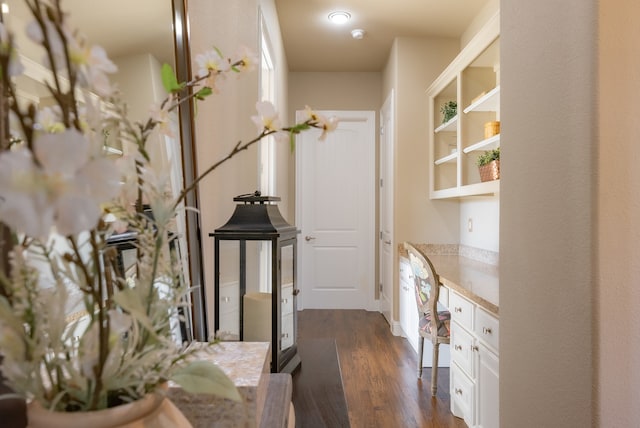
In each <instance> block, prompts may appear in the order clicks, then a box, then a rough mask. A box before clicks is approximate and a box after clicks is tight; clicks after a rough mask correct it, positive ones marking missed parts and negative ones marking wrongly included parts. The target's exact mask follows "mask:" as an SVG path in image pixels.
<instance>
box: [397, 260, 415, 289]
mask: <svg viewBox="0 0 640 428" xmlns="http://www.w3.org/2000/svg"><path fill="white" fill-rule="evenodd" d="M399 270H400V280H401V281H405V282H406V283H407V284H413V270H412V269H411V263H409V262H408V261H404V259H403V260H401V261H400V265H399Z"/></svg>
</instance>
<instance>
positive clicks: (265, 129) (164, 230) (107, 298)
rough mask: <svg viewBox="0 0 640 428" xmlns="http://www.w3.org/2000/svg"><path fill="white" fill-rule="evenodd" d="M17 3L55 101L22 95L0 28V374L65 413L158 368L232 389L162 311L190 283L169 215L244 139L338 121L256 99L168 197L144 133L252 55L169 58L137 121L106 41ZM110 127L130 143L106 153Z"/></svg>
mask: <svg viewBox="0 0 640 428" xmlns="http://www.w3.org/2000/svg"><path fill="white" fill-rule="evenodd" d="M25 3H26V5H27V6H28V8H29V10H30V11H31V14H32V18H33V20H32V22H31V23H30V24H29V25H28V27H27V30H26V31H27V35H28V36H29V38H30V39H31V40H33V41H34V42H36V43H38V44H39V45H40V46H42V48H43V53H44V62H45V64H46V65H47V66H48V67H49V68H50V69H51V70H52V76H53V79H52V81H49V82H47V86H48V88H49V92H50V93H51V96H52V98H53V99H54V100H55V105H54V106H51V107H48V108H46V109H39V108H38V106H37V105H33V104H27V105H26V106H25V105H23V104H24V103H19V102H18V93H17V89H16V87H15V85H14V80H13V78H12V77H13V76H16V75H18V74H20V73H21V72H22V69H23V68H22V66H21V63H20V60H19V59H20V57H19V55H18V50H17V47H16V46H15V44H14V38H13V36H12V33H11V32H10V31H8V29H6V28H4V27H0V73H1V74H2V76H1V78H2V84H3V86H4V90H5V93H6V97H5V100H4V101H5V102H6V106H7V107H8V109H9V115H10V121H9V122H10V123H12V124H15V126H13V127H12V128H14V129H12V131H13V132H15V134H12V136H9V134H8V133H7V132H5V134H6V135H3V136H2V140H1V143H2V144H1V146H0V222H1V223H3V224H4V226H3V227H5V228H8V230H10V233H11V237H12V243H11V245H12V250H11V252H10V254H9V257H10V269H9V272H0V353H1V354H2V356H3V361H2V367H1V368H2V374H3V375H4V376H5V377H6V379H7V383H8V384H9V385H10V386H11V387H12V388H13V389H14V390H15V391H16V392H17V393H19V394H21V395H22V396H24V397H25V399H27V400H31V401H36V402H39V403H40V404H41V405H42V406H43V407H45V408H47V409H51V410H56V411H64V412H75V411H88V410H97V409H105V408H110V407H115V406H117V405H120V404H122V403H127V402H131V401H135V400H137V399H139V398H141V397H143V396H144V395H145V394H147V393H149V392H154V391H156V390H157V389H158V388H159V386H160V385H162V384H164V383H166V381H167V380H172V381H175V382H176V383H178V384H179V385H181V386H182V387H183V389H185V390H186V391H189V392H196V393H213V394H218V395H221V396H223V397H227V398H231V399H236V400H237V399H239V394H238V392H237V391H236V389H235V387H234V385H233V383H232V382H231V381H230V380H229V379H228V378H227V377H226V376H225V375H224V373H223V372H222V371H221V369H219V368H218V367H216V366H215V365H214V364H212V363H209V362H205V361H198V360H194V359H193V358H190V356H192V355H193V354H194V353H195V352H196V351H197V350H200V349H201V347H196V346H194V344H193V343H179V342H178V341H176V340H174V338H173V337H172V334H171V325H170V320H171V319H172V318H175V317H180V309H181V308H183V307H184V306H185V305H186V303H185V302H186V299H185V296H186V295H187V294H188V293H189V292H190V289H189V287H188V286H187V285H186V284H184V283H183V281H181V268H180V265H179V263H178V262H176V261H175V257H172V255H171V254H167V251H166V250H165V249H166V247H167V242H168V240H169V239H170V235H171V233H173V231H172V230H171V224H172V222H173V221H174V219H175V217H176V215H177V213H178V211H179V210H181V209H184V198H185V196H186V195H187V194H188V193H189V192H191V191H193V190H194V189H195V188H196V186H197V184H198V183H199V182H200V180H201V179H202V178H203V177H205V176H207V175H208V174H210V173H211V172H212V171H213V170H215V169H216V168H217V167H218V166H219V165H221V164H222V163H224V162H226V161H228V160H229V159H231V158H232V157H233V156H235V155H236V154H238V153H240V152H241V151H243V150H244V149H246V148H247V147H249V146H251V145H252V144H254V143H256V142H258V141H260V140H261V139H263V138H265V137H266V136H269V135H272V134H274V135H275V136H276V137H277V139H287V140H289V141H291V142H293V139H294V136H295V135H296V134H298V133H300V132H302V131H305V130H307V129H310V128H319V129H322V130H323V134H322V135H323V136H324V135H325V133H326V132H328V131H331V130H333V129H335V127H336V126H337V121H336V120H335V119H334V118H325V117H323V116H322V115H319V114H317V113H315V112H314V111H313V110H311V109H309V108H308V109H307V117H306V120H304V121H302V122H300V123H297V124H295V125H294V126H291V127H281V126H280V125H279V123H278V119H277V112H276V110H275V108H274V107H273V105H271V104H270V103H266V102H259V103H258V104H257V110H258V114H257V115H256V116H253V117H252V119H253V121H254V122H255V123H256V124H257V126H258V129H259V130H258V133H257V136H256V137H255V138H254V139H252V140H251V141H247V142H240V143H238V144H237V145H236V146H235V147H234V148H233V150H232V151H231V152H230V153H229V154H228V155H227V156H226V157H224V158H223V159H221V160H220V161H219V162H217V163H216V164H214V165H212V166H211V167H209V168H208V169H207V170H206V171H205V172H204V173H203V174H202V175H201V176H199V177H198V178H197V179H196V180H194V182H193V183H192V184H191V185H189V186H188V187H186V188H184V189H182V191H181V192H180V194H179V196H178V197H176V198H172V197H167V195H166V192H165V189H166V182H167V179H168V177H167V174H166V172H164V171H161V170H159V169H158V168H157V167H156V166H155V165H154V164H153V162H152V161H151V158H150V156H149V146H148V145H149V144H150V143H149V142H150V139H149V137H150V135H151V134H152V133H154V132H170V130H169V129H168V123H169V115H170V113H171V112H172V111H173V110H175V109H176V108H178V107H179V106H180V105H181V104H183V103H185V102H192V101H193V100H203V99H205V98H206V97H208V96H209V95H211V94H213V93H214V92H215V90H216V83H217V82H219V81H220V80H221V78H223V77H224V76H226V75H229V74H232V73H245V72H248V71H250V70H251V69H252V68H253V66H254V64H255V62H256V59H255V58H254V56H253V55H251V54H250V53H248V52H246V51H245V52H243V53H242V54H241V55H239V56H238V57H235V58H228V57H225V56H223V55H222V53H221V52H220V51H219V50H217V49H212V50H211V51H209V52H205V53H203V54H200V55H198V56H197V57H196V62H197V63H198V65H199V66H200V71H199V72H198V75H197V76H196V77H195V78H193V79H192V80H190V81H188V82H178V81H177V79H176V77H175V75H174V73H173V70H172V69H171V67H170V66H168V65H165V66H164V67H163V68H162V80H163V83H164V86H165V89H166V90H167V92H168V94H169V95H168V96H167V98H166V99H165V100H164V101H163V102H162V103H160V104H159V105H157V106H155V107H153V108H152V113H151V114H150V117H149V119H148V120H147V121H146V122H144V123H132V121H131V120H129V119H128V118H127V114H126V106H125V105H124V103H123V102H121V100H120V97H119V95H118V92H117V90H116V89H115V88H114V86H113V85H112V84H111V83H110V81H109V77H108V74H109V73H113V72H115V71H117V70H116V66H115V65H114V64H113V63H112V62H111V61H110V60H109V58H108V57H107V55H106V53H105V51H104V50H103V49H102V48H101V47H100V46H90V45H89V44H88V43H87V41H86V40H85V39H83V38H82V36H80V35H79V33H78V32H77V31H72V30H71V27H70V26H69V20H68V15H67V14H65V13H64V12H63V11H62V10H61V6H60V2H59V1H58V0H25ZM94 94H97V95H98V97H97V98H96V97H95V95H94ZM79 101H82V102H79ZM0 129H1V128H0ZM114 135H115V137H114ZM107 138H119V139H120V140H121V141H124V142H126V143H127V144H130V145H133V147H135V150H134V151H133V152H134V154H133V155H131V156H125V157H123V158H120V159H117V160H116V159H114V158H113V157H112V156H109V155H108V153H107V151H106V150H105V139H107ZM143 202H144V204H148V206H150V208H151V210H152V213H153V216H152V217H150V216H148V215H145V214H144V213H143V209H142V208H143ZM107 217H109V218H111V221H106V218H107ZM114 219H115V221H113V220H114ZM125 228H126V229H127V230H129V231H132V232H134V233H135V235H136V236H137V240H136V248H137V259H136V269H137V273H136V275H135V277H133V278H128V279H127V278H125V276H124V273H123V272H121V271H120V270H121V269H120V268H119V266H118V264H117V263H116V257H117V254H116V251H115V248H113V247H110V246H108V245H107V240H108V238H109V237H110V236H111V235H112V234H114V233H116V232H119V231H122V230H123V229H125ZM74 292H77V293H79V295H80V296H81V300H82V305H83V307H84V309H85V310H86V314H87V315H86V317H87V318H88V322H86V320H85V325H83V326H80V325H79V324H76V321H73V320H72V321H69V320H68V319H67V317H66V314H65V311H64V310H63V309H62V308H65V307H66V306H67V305H68V303H69V299H70V296H72V295H75V294H74Z"/></svg>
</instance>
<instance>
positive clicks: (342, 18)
mask: <svg viewBox="0 0 640 428" xmlns="http://www.w3.org/2000/svg"><path fill="white" fill-rule="evenodd" d="M350 19H351V14H350V13H349V12H344V11H336V12H331V13H330V14H329V21H331V22H333V23H334V24H344V23H345V22H347V21H349V20H350Z"/></svg>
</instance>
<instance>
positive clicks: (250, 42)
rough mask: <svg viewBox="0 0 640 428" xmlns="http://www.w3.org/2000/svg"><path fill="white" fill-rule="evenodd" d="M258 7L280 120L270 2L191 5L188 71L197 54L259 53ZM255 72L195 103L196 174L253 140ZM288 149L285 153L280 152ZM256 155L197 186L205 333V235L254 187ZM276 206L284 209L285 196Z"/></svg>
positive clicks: (208, 255)
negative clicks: (265, 32) (271, 57)
mask: <svg viewBox="0 0 640 428" xmlns="http://www.w3.org/2000/svg"><path fill="white" fill-rule="evenodd" d="M259 6H260V7H262V10H263V13H264V16H265V19H266V22H267V28H268V29H269V32H270V38H271V42H272V44H273V48H274V53H275V55H276V58H275V61H274V62H275V64H276V65H275V66H276V74H277V81H278V82H279V84H280V85H281V88H280V89H279V93H278V94H277V100H278V101H277V103H278V107H279V108H280V111H282V112H283V113H282V114H283V115H284V111H286V102H287V96H286V87H285V86H284V84H283V82H286V67H285V64H286V58H285V57H284V50H283V48H282V43H281V38H280V35H279V27H278V23H277V22H276V15H275V6H274V3H273V0H234V1H228V2H211V1H209V0H190V1H189V4H188V13H189V19H190V42H191V52H192V62H193V64H192V67H193V69H194V72H196V71H197V64H196V63H195V57H196V55H197V54H198V53H200V52H204V51H205V50H208V49H211V48H212V47H213V46H216V47H218V48H220V49H221V50H222V52H223V53H225V54H227V55H232V54H233V53H234V52H236V51H237V50H238V49H239V48H240V47H241V46H246V47H248V48H249V49H251V50H252V51H253V52H255V53H256V54H257V53H258V52H259V46H260V45H259V31H258V29H259V27H258V22H259V20H258V8H259ZM258 76H259V74H258V72H257V71H254V72H252V73H249V74H246V75H243V76H240V77H239V78H237V79H236V78H235V77H231V78H229V79H226V80H225V81H223V82H221V84H220V93H219V94H216V95H214V96H213V97H211V98H210V99H208V100H207V101H205V102H202V103H198V107H197V112H196V118H195V138H196V145H197V150H196V162H197V168H198V171H203V170H204V169H205V168H206V167H208V166H209V165H211V164H213V163H214V162H216V161H217V160H219V159H221V158H222V157H223V156H225V155H226V154H228V153H229V152H230V150H231V149H232V147H233V146H234V145H235V144H236V143H237V141H238V140H243V141H248V140H249V139H251V138H253V137H255V136H256V135H257V129H256V127H255V125H254V123H253V122H252V121H251V116H252V115H254V114H255V103H256V101H258V93H259V92H258V88H259V87H258ZM281 150H283V149H282V148H279V153H278V155H277V156H278V180H279V182H278V184H277V187H278V189H288V188H289V185H288V183H286V182H283V181H286V180H288V176H289V175H288V171H287V170H286V168H288V163H287V160H288V155H284V158H285V161H282V160H281V159H282V157H283V155H282V151H281ZM284 150H288V148H286V149H284ZM257 156H258V150H257V147H256V146H253V147H251V148H250V149H249V150H247V151H245V152H243V153H240V154H239V155H238V156H237V157H235V158H234V159H232V160H231V161H230V162H227V163H226V164H224V165H223V166H222V167H220V168H219V169H217V170H216V171H214V172H213V173H212V174H211V175H210V176H209V177H207V178H206V179H204V180H203V181H202V182H201V184H200V187H199V196H200V211H201V214H200V218H201V233H202V248H203V264H204V279H205V284H206V298H207V302H206V303H207V314H208V315H207V316H208V324H209V333H210V334H212V333H213V320H214V314H213V302H214V292H213V288H214V276H213V260H214V254H213V238H212V237H209V236H208V235H209V233H211V232H213V231H214V230H215V229H216V228H218V227H220V226H222V225H223V224H224V223H225V222H226V221H227V220H228V219H229V217H230V216H231V214H232V212H233V209H234V207H235V203H234V202H233V197H234V196H237V195H239V194H244V193H250V192H253V191H254V190H256V189H257V188H258V171H257V165H258V158H257ZM279 196H281V197H282V198H283V201H282V204H280V206H283V205H284V206H285V212H286V210H287V208H286V205H287V204H288V201H289V199H288V195H286V194H280V195H279Z"/></svg>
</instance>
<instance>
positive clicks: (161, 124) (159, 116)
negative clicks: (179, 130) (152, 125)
mask: <svg viewBox="0 0 640 428" xmlns="http://www.w3.org/2000/svg"><path fill="white" fill-rule="evenodd" d="M171 100H172V98H170V100H169V101H168V102H166V103H164V107H161V106H160V104H157V103H155V104H152V105H151V108H150V109H149V117H150V118H151V119H152V120H153V121H155V122H157V123H158V131H159V132H160V133H161V134H162V135H165V136H167V137H170V138H175V133H174V132H173V121H172V120H171V119H172V118H171V112H170V111H169V108H170V107H171V104H172V102H171Z"/></svg>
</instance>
